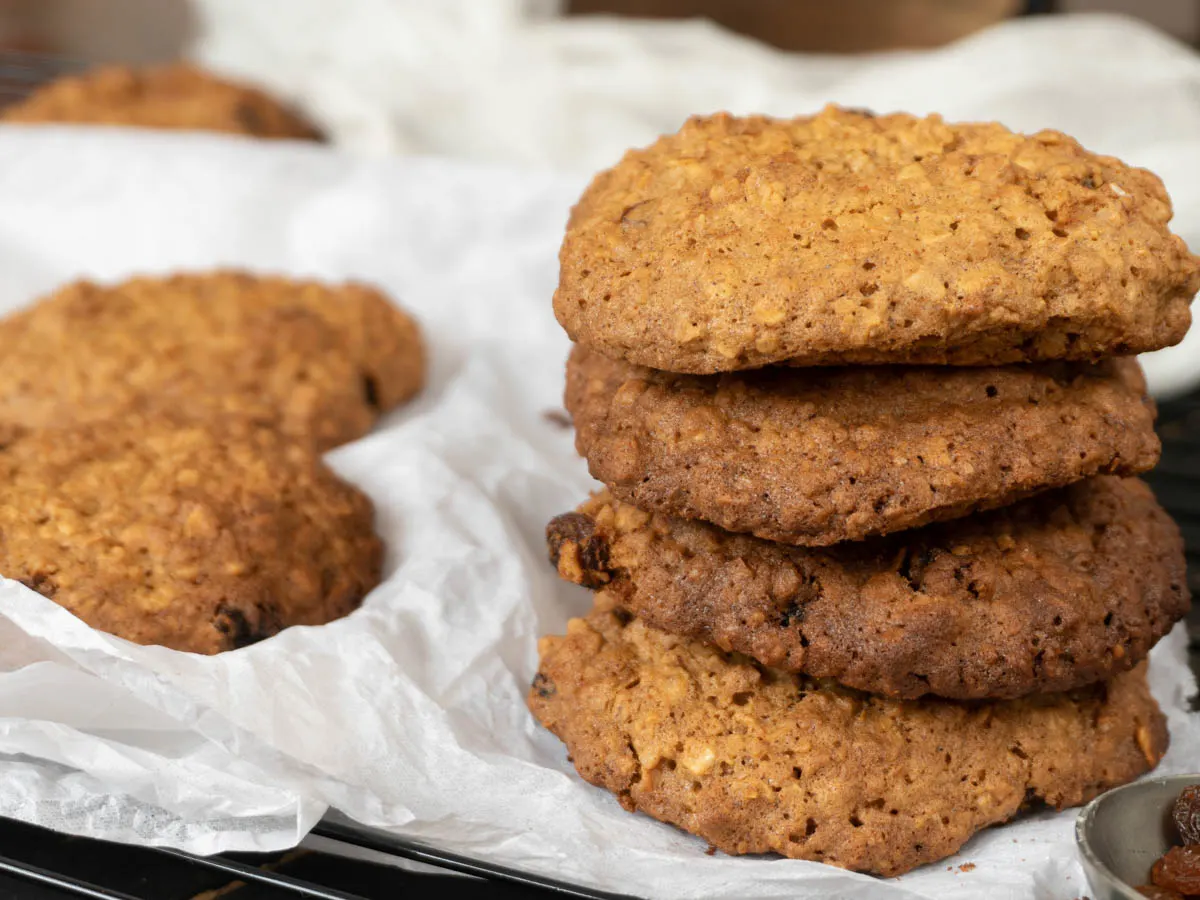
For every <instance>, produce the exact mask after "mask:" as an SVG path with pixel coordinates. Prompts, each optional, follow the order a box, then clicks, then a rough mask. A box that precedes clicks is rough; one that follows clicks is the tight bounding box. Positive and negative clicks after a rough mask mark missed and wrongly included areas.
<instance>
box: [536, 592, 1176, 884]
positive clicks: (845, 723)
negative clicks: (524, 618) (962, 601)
mask: <svg viewBox="0 0 1200 900" xmlns="http://www.w3.org/2000/svg"><path fill="white" fill-rule="evenodd" d="M539 650H540V656H541V664H540V667H539V670H538V675H537V676H536V678H535V679H534V683H533V688H532V690H531V691H530V693H529V705H530V708H531V709H532V711H533V713H534V715H535V716H536V717H537V718H538V719H539V720H540V721H541V722H542V724H543V725H545V726H546V727H547V728H549V729H550V730H551V731H552V732H554V733H555V734H556V735H558V737H559V738H561V739H562V740H563V741H564V742H565V743H566V745H567V748H568V751H569V753H570V756H571V759H572V760H573V762H574V764H575V767H576V769H578V771H579V773H580V774H581V775H582V776H583V777H584V778H585V779H587V780H588V781H590V782H592V783H593V784H596V785H598V786H601V787H605V788H607V789H608V790H610V791H612V792H614V793H615V794H616V795H617V796H618V798H619V799H620V801H621V803H622V805H623V806H625V807H626V809H629V810H640V811H642V812H645V813H648V814H649V815H651V816H654V817H655V818H658V819H662V820H663V821H666V822H671V823H673V824H676V825H678V826H680V827H681V828H684V829H686V830H687V831H690V832H692V833H693V834H696V835H699V836H700V837H702V838H704V839H705V840H707V841H708V842H709V843H710V844H712V845H713V846H715V847H717V848H718V849H720V850H723V851H725V852H727V853H765V852H774V853H782V854H785V855H787V856H791V857H796V858H800V859H811V860H817V861H820V862H826V863H832V864H834V865H838V866H843V867H846V868H852V869H858V870H861V871H866V872H872V873H875V874H880V875H897V874H900V873H901V872H904V871H907V870H908V869H911V868H913V867H914V866H917V865H920V864H922V863H927V862H932V861H933V860H937V859H941V858H943V857H945V856H948V855H950V854H951V853H953V852H955V851H956V850H957V849H958V848H959V847H960V846H961V845H962V844H963V843H964V842H965V841H966V840H967V839H968V838H969V837H970V836H971V835H972V834H974V833H975V832H977V831H979V830H980V829H982V828H985V827H987V826H988V825H991V824H994V823H998V822H1003V821H1005V820H1007V819H1009V818H1010V817H1012V816H1013V815H1015V814H1016V813H1017V812H1018V811H1019V810H1021V808H1022V807H1023V806H1025V805H1026V804H1028V803H1030V802H1036V801H1038V800H1042V801H1045V802H1046V803H1048V804H1050V805H1052V806H1055V807H1059V808H1062V807H1065V806H1073V805H1076V804H1078V803H1082V802H1084V801H1086V800H1088V799H1089V798H1091V797H1093V796H1095V795H1096V794H1098V793H1100V792H1101V791H1103V790H1105V789H1107V788H1109V787H1112V786H1114V785H1117V784H1121V783H1123V782H1126V781H1129V780H1132V779H1133V778H1135V777H1136V776H1138V775H1140V774H1141V773H1142V772H1145V771H1146V770H1147V769H1149V768H1152V767H1153V766H1154V765H1155V764H1157V762H1158V760H1159V759H1160V758H1161V757H1162V755H1163V753H1164V751H1165V749H1166V745H1167V730H1166V723H1165V721H1164V719H1163V717H1162V714H1161V713H1160V712H1159V710H1158V707H1157V706H1156V705H1155V703H1154V700H1153V699H1152V697H1151V696H1150V692H1149V689H1148V687H1147V684H1146V676H1145V666H1144V664H1143V665H1142V666H1139V667H1138V668H1137V669H1135V670H1133V671H1132V672H1127V673H1124V674H1122V675H1118V676H1117V677H1116V678H1114V679H1113V680H1112V681H1111V682H1109V683H1108V684H1100V685H1095V686H1094V687H1092V688H1087V689H1082V690H1079V691H1075V692H1070V693H1065V694H1055V695H1040V696H1037V697H1031V698H1027V699H1023V700H1008V701H997V702H993V703H974V704H963V703H954V702H952V701H944V700H922V701H897V700H887V699H884V698H881V697H872V696H870V695H866V694H862V693H859V692H857V691H849V690H846V689H844V688H839V687H837V686H836V685H832V684H830V683H828V682H821V681H815V680H812V679H807V678H801V677H797V676H792V675H788V674H786V673H784V672H779V671H777V670H772V669H764V668H763V667H761V666H758V665H754V664H752V663H751V662H750V661H749V660H748V659H747V658H746V657H742V656H739V655H736V654H734V655H729V654H725V653H723V652H721V651H720V650H717V649H716V648H714V647H711V646H708V645H706V644H700V643H697V642H694V641H688V640H684V639H682V638H677V637H672V636H670V635H667V634H665V633H663V632H661V631H657V630H655V629H652V628H650V627H649V626H647V625H645V624H644V623H643V622H641V621H639V620H638V619H636V618H634V619H631V618H630V617H628V616H623V617H622V616H619V615H616V614H613V613H611V612H605V611H603V610H601V609H598V610H596V611H595V612H593V613H592V615H590V616H589V617H588V618H587V619H574V620H572V621H571V622H570V623H569V624H568V626H567V634H566V636H565V637H550V638H543V640H542V642H541V644H540V646H539ZM697 852H698V853H699V852H700V849H699V848H697Z"/></svg>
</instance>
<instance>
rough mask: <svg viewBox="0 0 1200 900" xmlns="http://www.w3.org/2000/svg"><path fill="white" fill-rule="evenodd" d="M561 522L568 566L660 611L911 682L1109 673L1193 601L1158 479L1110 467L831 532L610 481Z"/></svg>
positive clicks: (850, 679) (962, 694) (626, 600)
mask: <svg viewBox="0 0 1200 900" xmlns="http://www.w3.org/2000/svg"><path fill="white" fill-rule="evenodd" d="M547 537H548V541H549V545H550V552H551V557H552V559H553V561H554V562H555V564H556V565H557V567H558V571H559V574H560V575H561V576H562V577H563V578H565V579H567V580H570V581H574V582H577V583H580V584H585V585H588V586H590V587H602V588H603V589H604V593H605V595H606V597H607V598H608V600H609V601H610V602H613V603H617V604H620V605H621V606H622V607H623V608H625V609H627V610H628V611H629V612H631V613H634V614H636V615H638V616H641V617H642V618H644V619H645V620H646V621H647V622H648V623H650V624H651V625H654V626H656V627H658V628H662V629H664V630H666V631H669V632H672V633H675V634H679V635H683V636H686V637H688V638H692V639H696V640H702V641H710V642H712V643H714V644H716V645H717V646H719V647H721V648H723V649H726V650H736V651H741V652H744V653H746V654H748V655H750V656H752V657H754V658H756V659H757V660H758V661H759V662H761V663H763V664H765V665H769V666H773V667H778V668H781V669H787V670H790V671H796V672H805V673H808V674H810V675H815V676H820V677H829V678H834V679H837V680H838V681H840V682H842V683H843V684H846V685H849V686H851V687H854V688H859V689H861V690H864V691H871V692H873V693H878V694H886V695H890V696H896V697H910V698H911V697H919V696H921V695H924V694H927V693H928V694H936V695H940V696H943V697H953V698H958V699H970V698H997V697H1000V698H1006V697H1020V696H1023V695H1026V694H1030V693H1035V692H1044V691H1064V690H1068V689H1070V688H1074V687H1078V686H1080V685H1086V684H1090V683H1092V682H1095V681H1099V680H1102V679H1105V678H1109V677H1111V676H1112V675H1114V674H1116V673H1118V672H1122V671H1125V670H1126V669H1129V668H1130V667H1131V666H1133V665H1134V664H1135V663H1137V662H1138V661H1139V660H1141V659H1143V658H1145V656H1146V654H1147V653H1148V652H1149V651H1150V648H1151V647H1153V646H1154V644H1155V643H1156V642H1157V641H1158V639H1159V638H1161V637H1162V636H1163V635H1164V634H1166V633H1167V632H1168V631H1169V630H1170V628H1171V626H1172V625H1173V624H1174V623H1175V622H1176V621H1178V620H1179V619H1180V618H1181V617H1182V616H1183V615H1184V614H1185V613H1186V612H1187V609H1188V603H1189V598H1188V593H1187V587H1186V579H1185V568H1186V566H1185V561H1184V556H1183V544H1182V541H1181V539H1180V536H1179V530H1178V528H1177V527H1176V526H1175V523H1174V522H1173V521H1171V518H1170V517H1169V516H1168V515H1167V514H1166V512H1164V511H1163V509H1162V508H1161V507H1160V506H1159V505H1158V504H1157V503H1156V502H1155V501H1154V497H1153V495H1152V494H1151V493H1150V490H1149V488H1147V487H1146V485H1145V484H1143V483H1142V482H1140V481H1137V480H1136V479H1122V478H1115V477H1111V476H1101V477H1097V478H1092V479H1089V480H1087V481H1083V482H1079V483H1078V484H1075V485H1072V486H1071V487H1069V488H1063V489H1060V490H1058V491H1052V492H1048V493H1044V494H1040V495H1038V496H1037V497H1034V498H1032V499H1029V500H1026V501H1024V502H1022V503H1019V504H1017V505H1014V506H1010V507H1006V508H1004V509H998V510H994V511H992V512H988V513H981V514H979V515H976V516H972V517H970V518H967V519H962V520H959V521H955V522H947V523H944V524H940V525H930V526H927V527H925V528H922V529H916V530H913V531H905V532H901V533H898V534H894V535H889V536H888V537H884V538H875V539H872V540H868V541H862V542H859V543H850V544H839V545H836V546H833V547H827V548H805V547H792V546H788V545H786V544H780V543H774V542H771V541H764V540H761V539H759V538H754V537H749V536H745V535H736V534H731V533H729V532H727V531H722V530H721V529H719V528H716V527H714V526H712V525H707V524H705V523H703V522H696V521H687V520H683V519H674V518H670V517H667V516H663V515H655V514H650V513H647V512H643V511H642V510H639V509H637V508H636V507H633V506H630V505H629V504H625V503H621V502H619V501H617V500H614V499H613V498H612V497H611V496H609V495H606V494H601V495H598V496H596V497H594V498H592V499H591V500H589V501H588V502H587V503H585V504H583V505H582V506H581V507H580V508H579V510H578V511H577V512H574V513H567V514H566V515H563V516H559V517H558V518H556V519H554V520H553V521H552V522H551V523H550V525H549V527H548V528H547Z"/></svg>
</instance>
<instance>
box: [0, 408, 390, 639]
mask: <svg viewBox="0 0 1200 900" xmlns="http://www.w3.org/2000/svg"><path fill="white" fill-rule="evenodd" d="M372 520H373V510H372V506H371V502H370V500H369V499H368V498H367V497H366V496H365V495H363V494H362V493H361V492H359V491H358V490H356V489H355V488H353V487H351V486H350V485H348V484H346V483H345V482H343V481H342V480H341V479H339V478H338V477H337V476H336V475H334V474H333V473H332V472H331V471H330V470H329V469H328V468H326V467H325V465H324V464H323V463H322V462H321V460H320V458H319V457H318V456H317V455H316V453H315V451H314V450H313V449H312V448H311V447H310V446H308V445H307V444H305V443H303V442H296V441H294V440H291V439H289V438H287V437H286V436H284V435H281V434H280V433H279V432H277V431H276V430H274V429H272V428H267V427H263V426H260V425H255V424H253V423H249V422H247V421H246V420H244V419H237V418H232V419H219V418H218V419H211V420H208V421H205V422H203V423H195V422H188V421H183V420H174V419H172V418H171V417H170V416H167V415H164V414H163V413H156V414H154V415H152V416H140V415H134V414H130V415H126V416H122V417H121V418H120V419H118V420H115V421H111V422H103V423H95V424H91V425H83V426H77V427H75V428H72V429H66V430H61V431H34V432H29V433H25V434H16V435H14V434H13V433H12V430H10V431H9V434H8V435H7V443H6V444H5V445H4V446H3V447H2V448H0V535H2V536H3V539H2V540H0V575H3V576H4V577H6V578H13V579H18V580H20V581H22V582H24V583H25V584H26V585H28V586H29V587H31V588H32V589H33V590H35V591H38V592H39V593H41V594H44V595H45V596H46V597H49V598H50V599H51V600H54V601H55V602H56V603H58V604H60V605H62V606H63V607H65V608H66V609H68V610H70V611H71V612H72V613H74V614H75V615H76V616H78V617H79V618H81V619H83V620H84V621H85V622H87V623H88V624H89V625H91V626H92V627H94V628H98V629H101V630H103V631H108V632H111V633H112V634H116V635H118V636H120V637H124V638H127V639H129V640H131V641H136V642H137V643H141V644H163V645H165V646H167V647H172V648H174V649H176V650H188V651H192V652H195V653H216V652H218V651H221V650H229V649H233V648H235V647H240V646H243V645H245V644H248V643H251V642H253V641H257V640H259V639H261V638H265V637H269V636H270V635H272V634H275V633H276V632H277V631H279V630H280V629H282V628H286V627H288V626H290V625H320V624H323V623H325V622H329V621H331V620H333V619H336V618H338V617H340V616H344V615H346V614H348V613H349V612H351V611H352V610H354V609H355V608H356V607H357V606H358V604H359V603H360V602H361V601H362V599H363V597H364V596H365V595H366V594H367V592H368V591H370V590H371V589H372V588H373V587H375V585H376V584H378V583H379V578H380V566H381V562H382V555H383V548H382V545H381V543H380V541H379V539H378V537H376V535H375V531H374V527H373V523H372Z"/></svg>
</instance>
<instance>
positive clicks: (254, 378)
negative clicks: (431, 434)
mask: <svg viewBox="0 0 1200 900" xmlns="http://www.w3.org/2000/svg"><path fill="white" fill-rule="evenodd" d="M0 356H2V357H3V359H4V361H5V364H4V366H3V367H2V368H0V422H8V423H15V424H18V425H23V426H28V427H33V428H51V427H55V428H56V427H63V426H65V425H70V424H72V423H76V422H90V421H97V420H101V419H107V418H111V417H114V416H119V415H123V414H124V413H125V412H126V411H128V410H131V409H142V408H146V407H156V408H165V409H168V410H172V411H176V412H185V413H189V414H192V415H197V416H209V415H217V414H226V413H234V414H239V415H243V416H248V417H252V418H255V419H257V420H259V421H263V422H269V423H273V424H275V425H276V426H277V427H279V428H281V429H282V430H283V431H284V433H286V434H288V435H292V436H294V437H304V438H311V439H312V440H313V441H314V442H315V443H316V445H317V446H318V447H320V448H322V449H328V448H330V447H334V446H337V445H338V444H342V443H345V442H347V441H350V440H353V439H354V438H357V437H359V436H361V435H363V434H365V433H366V432H367V431H368V430H369V429H370V428H371V426H372V424H373V423H374V422H375V420H376V418H378V416H379V415H380V414H381V413H382V412H385V411H386V410H389V409H391V408H392V407H394V406H397V405H399V404H400V403H403V402H404V401H405V400H407V399H409V398H410V397H412V396H413V394H415V393H416V392H417V391H418V390H419V389H420V387H421V385H422V382H423V380H424V376H425V358H424V349H423V345H422V341H421V336H420V332H419V331H418V329H417V326H416V324H415V323H414V322H413V320H412V319H411V318H409V316H408V315H406V314H405V313H404V312H402V311H401V310H400V309H398V308H397V307H396V306H395V305H393V304H392V303H390V302H389V301H388V300H387V298H386V297H385V296H384V295H383V294H381V293H380V292H379V291H376V290H375V289H373V288H370V287H367V286H365V285H360V284H354V283H348V284H342V285H336V286H334V285H324V284H320V283H317V282H311V281H295V280H291V279H287V278H277V277H259V276H254V275H248V274H245V273H240V272H213V273H209V274H196V275H175V276H172V277H169V278H134V279H132V280H130V281H126V282H123V283H121V284H117V285H113V286H100V285H96V284H93V283H91V282H86V281H83V282H77V283H74V284H71V285H68V286H67V287H65V288H63V289H61V290H60V291H58V292H57V293H56V294H54V295H52V296H50V297H47V298H46V299H44V300H42V301H40V302H39V303H36V304H35V305H33V306H32V307H30V308H28V309H26V310H24V311H22V312H20V313H18V314H16V315H14V316H9V317H8V318H6V319H3V320H0Z"/></svg>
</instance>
